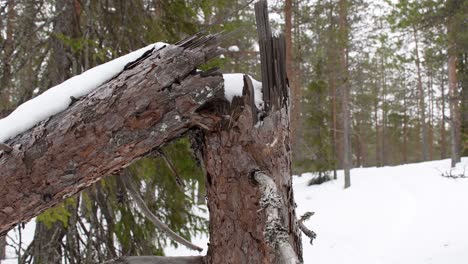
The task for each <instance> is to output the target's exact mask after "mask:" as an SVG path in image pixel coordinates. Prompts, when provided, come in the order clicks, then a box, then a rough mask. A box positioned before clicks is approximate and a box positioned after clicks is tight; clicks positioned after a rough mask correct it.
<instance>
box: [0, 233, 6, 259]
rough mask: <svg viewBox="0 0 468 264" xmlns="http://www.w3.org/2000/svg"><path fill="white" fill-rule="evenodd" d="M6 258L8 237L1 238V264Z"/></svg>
mask: <svg viewBox="0 0 468 264" xmlns="http://www.w3.org/2000/svg"><path fill="white" fill-rule="evenodd" d="M5 257H6V236H0V263H2V260H3V259H5Z"/></svg>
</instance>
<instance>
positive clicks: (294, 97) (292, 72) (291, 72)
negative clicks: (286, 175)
mask: <svg viewBox="0 0 468 264" xmlns="http://www.w3.org/2000/svg"><path fill="white" fill-rule="evenodd" d="M292 9H293V0H286V1H285V6H284V17H285V27H284V36H285V38H286V71H287V74H288V82H289V87H290V88H291V144H292V153H293V157H295V158H299V157H298V156H299V155H301V153H302V151H301V150H300V147H301V146H300V145H301V144H300V143H299V142H300V137H301V136H300V133H299V131H300V127H301V116H300V114H301V89H300V84H299V83H297V82H296V77H297V76H296V68H295V67H296V66H295V65H294V54H293V35H292V13H293V12H292Z"/></svg>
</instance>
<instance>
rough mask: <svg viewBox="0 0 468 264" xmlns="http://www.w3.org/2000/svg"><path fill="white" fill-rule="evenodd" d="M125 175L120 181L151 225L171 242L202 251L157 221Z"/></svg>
mask: <svg viewBox="0 0 468 264" xmlns="http://www.w3.org/2000/svg"><path fill="white" fill-rule="evenodd" d="M125 174H127V175H121V177H122V181H123V182H124V184H125V186H126V188H127V190H128V193H129V194H130V196H131V197H132V199H133V200H134V201H135V204H136V205H137V206H138V208H140V210H141V212H142V213H143V214H144V215H145V216H146V217H147V218H148V219H149V220H150V221H151V222H153V224H154V225H155V226H156V227H157V228H158V229H159V230H161V231H163V232H164V233H166V235H167V236H168V237H169V238H171V239H172V240H174V241H176V242H177V243H180V244H182V245H184V246H186V247H187V248H189V249H192V250H197V251H200V252H201V251H203V248H201V247H198V246H196V245H194V244H192V243H191V242H190V241H188V240H186V239H185V238H183V237H181V236H179V235H178V234H177V233H176V232H174V231H172V230H171V229H170V228H169V227H168V226H167V225H165V224H164V223H163V222H162V221H161V220H159V219H158V218H157V217H156V216H155V215H154V214H153V212H151V210H150V209H149V208H148V206H147V205H146V203H145V201H144V200H143V198H141V196H140V194H139V192H138V190H137V189H136V188H135V186H134V185H133V183H132V182H131V179H130V177H129V176H130V175H128V173H125Z"/></svg>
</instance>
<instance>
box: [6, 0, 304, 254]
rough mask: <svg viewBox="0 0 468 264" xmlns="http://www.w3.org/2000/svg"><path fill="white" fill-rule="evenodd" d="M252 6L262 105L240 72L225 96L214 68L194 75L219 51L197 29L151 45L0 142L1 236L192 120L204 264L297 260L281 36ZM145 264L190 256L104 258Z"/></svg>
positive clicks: (261, 6) (262, 9) (262, 7)
mask: <svg viewBox="0 0 468 264" xmlns="http://www.w3.org/2000/svg"><path fill="white" fill-rule="evenodd" d="M256 14H257V23H258V28H259V38H260V40H259V44H260V53H261V62H262V79H263V87H262V92H263V103H264V105H263V109H257V107H256V105H255V103H254V102H255V100H254V91H253V89H254V88H253V85H252V82H251V79H250V78H248V77H245V78H244V90H243V96H242V97H235V98H234V99H233V101H232V103H231V104H230V103H228V102H227V101H226V100H225V99H224V96H223V85H222V82H223V80H222V77H221V75H220V73H219V72H217V71H210V73H199V72H196V71H195V69H196V67H197V66H199V65H200V64H202V63H204V62H206V60H208V59H210V58H212V57H214V56H216V55H217V54H218V49H217V46H218V44H219V36H218V35H207V36H204V35H200V34H199V35H196V36H194V37H190V38H188V39H186V40H184V41H182V42H180V43H178V44H177V45H176V46H172V45H171V46H168V47H165V48H163V49H161V50H158V51H152V52H150V53H148V54H146V55H145V56H144V57H142V58H140V59H139V60H137V61H136V62H134V63H132V64H130V65H128V67H126V69H125V70H124V71H123V72H122V73H120V74H119V75H118V76H116V77H115V78H113V79H112V80H110V81H108V82H107V83H106V84H104V85H102V86H101V87H99V88H97V89H96V91H95V92H92V93H90V94H89V95H87V96H85V97H84V98H82V99H80V100H79V101H78V102H76V103H74V104H73V105H72V106H71V107H70V108H68V109H67V110H65V111H64V112H62V113H60V114H57V115H55V116H53V117H51V118H50V119H49V120H46V121H44V122H42V123H40V124H39V125H37V126H36V127H34V128H33V129H31V130H29V131H27V132H25V133H23V134H21V135H19V136H17V137H15V138H13V139H12V140H9V141H7V142H6V143H7V144H8V145H10V146H12V147H13V148H12V149H11V150H9V151H8V153H6V152H5V151H4V152H3V155H2V156H1V157H0V165H1V166H2V171H0V179H2V181H3V182H5V183H6V184H5V185H3V186H0V216H1V217H0V233H4V232H6V231H8V230H9V229H11V228H12V226H14V225H15V224H18V223H20V222H22V221H25V220H28V219H30V218H31V217H33V216H35V215H37V214H39V213H40V212H42V211H43V210H45V209H47V208H50V207H51V206H53V205H55V204H57V203H58V202H60V201H62V200H63V199H65V198H66V197H68V196H70V195H72V194H74V193H76V192H78V191H80V190H82V189H84V188H86V187H88V186H89V185H91V184H92V183H93V182H96V181H98V180H100V179H101V178H102V177H104V176H105V175H109V174H112V173H117V172H118V171H120V170H121V169H123V168H124V167H126V166H128V165H129V164H130V163H131V162H133V161H134V160H136V159H138V158H141V157H144V156H145V155H147V154H149V153H151V152H153V151H155V150H157V149H158V148H159V147H160V146H161V145H163V144H165V143H167V142H170V141H171V140H174V139H175V138H178V137H180V136H182V135H183V134H185V133H187V132H189V131H190V130H192V129H194V128H197V130H198V131H202V132H201V133H198V134H197V136H195V137H194V139H195V140H196V142H197V143H198V146H199V147H200V151H201V155H200V156H201V157H202V159H203V164H204V166H205V170H206V174H207V175H206V185H207V196H208V207H209V210H210V244H209V248H208V254H207V256H206V257H205V258H204V259H203V262H205V263H298V262H299V261H300V259H301V255H302V252H301V251H302V249H301V239H300V232H299V229H298V224H297V219H296V217H295V212H294V208H295V204H294V199H293V191H292V179H291V151H290V131H289V109H288V106H289V90H288V89H289V88H288V84H287V78H286V68H285V42H284V37H283V36H279V37H272V35H271V30H270V28H269V25H268V14H267V8H266V1H260V2H259V3H257V4H256ZM192 260H193V261H192ZM148 261H149V262H148ZM151 261H153V262H154V263H199V262H200V261H201V260H200V258H197V257H195V258H172V259H165V260H164V259H161V258H160V257H159V258H158V257H154V258H152V257H144V258H141V257H128V258H127V257H125V256H124V257H123V258H120V259H119V260H115V261H114V262H111V263H122V262H123V263H151ZM158 261H159V262H158ZM170 261H173V262H170ZM174 261H179V262H174ZM180 261H183V262H180ZM187 261H188V262H187Z"/></svg>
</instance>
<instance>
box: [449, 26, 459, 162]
mask: <svg viewBox="0 0 468 264" xmlns="http://www.w3.org/2000/svg"><path fill="white" fill-rule="evenodd" d="M451 23H452V22H451V21H449V22H448V24H447V35H448V89H449V98H448V99H449V111H450V127H451V129H450V134H451V141H450V146H451V156H450V157H451V165H452V167H455V164H457V163H458V162H460V147H461V135H460V134H461V119H460V109H459V97H458V78H457V55H456V51H455V49H456V47H455V41H454V40H453V38H454V36H453V34H455V33H454V32H453V31H452V25H451Z"/></svg>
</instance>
